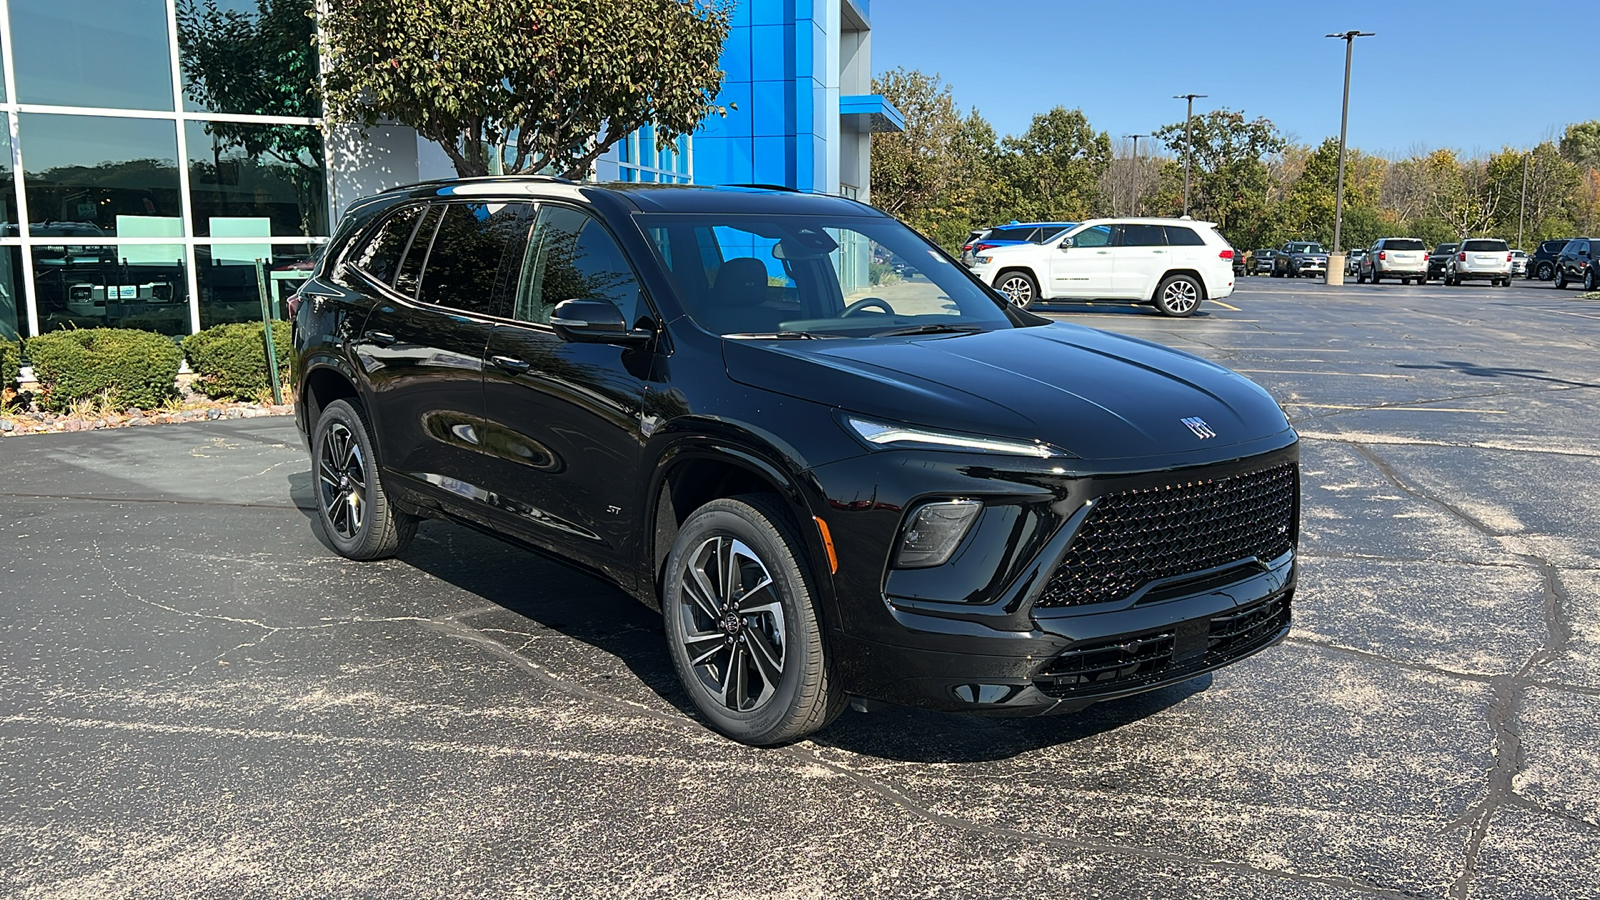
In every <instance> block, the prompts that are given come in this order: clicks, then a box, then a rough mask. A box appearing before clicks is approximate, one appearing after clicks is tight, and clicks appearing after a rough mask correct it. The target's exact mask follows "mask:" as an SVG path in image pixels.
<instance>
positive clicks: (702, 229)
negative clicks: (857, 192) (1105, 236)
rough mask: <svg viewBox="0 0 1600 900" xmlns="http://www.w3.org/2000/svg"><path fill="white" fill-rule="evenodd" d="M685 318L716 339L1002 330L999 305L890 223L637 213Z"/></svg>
mask: <svg viewBox="0 0 1600 900" xmlns="http://www.w3.org/2000/svg"><path fill="white" fill-rule="evenodd" d="M638 221H639V224H640V227H641V228H643V229H644V233H645V234H646V235H647V236H648V237H649V238H650V240H651V242H652V243H653V244H654V245H655V248H656V252H657V253H658V254H659V255H660V257H661V261H662V263H663V264H664V265H665V267H666V269H667V271H668V272H669V273H670V274H671V276H672V279H673V281H674V287H675V288H676V290H677V294H678V297H679V298H680V299H681V300H682V302H683V306H684V308H685V310H686V311H687V312H688V313H689V315H690V317H691V318H693V319H694V320H695V322H696V323H698V324H699V325H700V326H701V327H702V328H705V329H706V330H707V331H711V332H714V333H716V334H721V335H728V336H735V337H737V336H751V337H874V336H883V335H884V334H885V333H886V332H904V331H906V330H907V329H912V330H915V331H918V332H927V333H935V332H942V331H953V332H959V331H966V330H985V331H986V330H990V329H997V328H1011V327H1013V326H1012V323H1011V319H1010V318H1008V317H1007V316H1006V314H1005V312H1004V311H1003V310H1002V308H1001V302H1000V301H999V300H997V299H996V298H995V297H994V296H993V295H992V294H990V293H989V292H987V291H985V290H984V289H983V288H982V287H980V286H979V285H977V284H976V283H974V282H973V281H972V279H971V278H969V277H968V276H967V275H966V274H965V273H964V272H962V271H961V270H960V269H959V268H958V267H957V266H956V265H955V264H953V263H951V262H950V260H949V259H947V258H946V257H945V256H944V254H942V253H940V252H938V251H937V250H935V249H933V248H932V247H929V246H928V244H927V243H926V242H925V241H923V240H922V238H920V237H918V236H917V234H916V233H915V232H913V231H911V230H910V229H909V228H906V227H905V226H904V225H902V224H900V223H899V222H897V221H895V220H894V219H889V218H878V217H868V216H861V217H839V218H826V217H821V216H742V215H718V214H698V215H647V216H640V217H639V220H638Z"/></svg>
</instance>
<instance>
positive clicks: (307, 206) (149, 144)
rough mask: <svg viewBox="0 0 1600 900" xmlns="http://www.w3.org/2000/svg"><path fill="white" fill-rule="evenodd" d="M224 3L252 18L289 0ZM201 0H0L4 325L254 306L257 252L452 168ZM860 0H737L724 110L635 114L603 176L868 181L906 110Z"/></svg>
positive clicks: (856, 193)
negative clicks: (899, 107) (223, 39)
mask: <svg viewBox="0 0 1600 900" xmlns="http://www.w3.org/2000/svg"><path fill="white" fill-rule="evenodd" d="M303 3H304V6H305V7H307V8H309V7H310V6H311V5H312V0H303ZM216 5H217V7H218V8H219V10H220V11H221V12H222V13H223V14H224V15H228V16H235V17H242V20H243V21H244V22H245V23H246V24H248V23H249V22H251V21H253V20H257V19H259V17H260V16H261V15H263V14H264V12H263V11H264V10H267V9H270V8H273V7H278V8H279V9H278V10H277V11H278V12H279V13H280V14H281V13H282V9H281V7H283V6H284V5H285V4H284V3H283V2H282V0H277V2H276V3H269V2H268V0H217V4H216ZM188 7H199V8H200V9H201V10H202V11H203V9H204V4H201V3H195V4H189V3H186V2H184V0H0V66H3V68H4V72H3V79H0V109H3V110H4V111H5V118H6V127H5V128H0V194H3V197H4V208H3V210H0V212H3V215H4V227H3V229H0V338H7V339H15V338H17V337H18V336H19V335H20V336H23V337H27V336H31V335H35V334H40V333H42V332H45V331H50V330H54V329H57V328H67V327H80V328H83V327H94V326H102V325H105V326H113V327H130V328H145V329H149V330H152V331H158V332H161V333H163V334H168V335H173V336H178V335H183V334H188V333H190V332H193V331H195V330H198V329H200V328H205V327H209V326H211V325H216V324H219V323H223V322H233V321H242V320H246V319H250V318H255V317H258V316H259V309H260V307H259V300H258V297H259V294H258V288H257V281H256V269H255V265H254V262H255V260H257V259H267V260H269V261H270V265H269V267H268V269H269V271H268V277H269V278H270V279H271V283H272V286H273V289H274V290H275V291H277V292H278V293H279V295H280V296H281V295H282V293H283V292H285V291H287V290H289V289H290V288H291V286H292V285H293V283H294V282H295V281H296V280H297V279H298V278H300V277H302V273H301V272H300V271H299V270H297V269H296V268H294V264H295V263H296V262H300V261H303V260H305V259H307V258H309V257H310V255H311V254H312V253H314V252H315V250H316V247H317V245H318V244H321V243H324V242H326V241H327V237H328V234H329V232H330V229H331V226H332V225H333V223H335V222H336V221H337V220H338V216H339V214H340V213H341V212H342V211H343V209H344V208H345V207H346V206H348V205H349V204H350V203H351V202H353V201H354V200H355V199H357V198H359V197H362V196H365V195H367V194H371V193H374V192H376V191H379V190H383V189H385V188H389V187H393V186H395V185H400V184H406V183H409V182H414V181H419V180H425V179H429V178H443V177H449V176H451V175H453V174H454V170H453V168H452V167H451V166H450V164H449V162H448V159H447V158H446V156H445V154H444V152H443V151H442V150H441V149H440V148H439V147H438V146H437V145H435V144H432V143H431V142H428V141H424V140H421V139H419V138H418V136H417V135H416V133H415V132H414V131H412V130H411V129H410V128H407V127H404V126H398V125H379V126H376V127H373V128H370V129H366V130H365V131H361V130H359V129H356V128H353V127H350V126H343V125H339V126H332V127H325V126H324V122H323V121H322V119H321V110H320V109H319V108H317V107H315V106H314V105H312V104H313V103H314V101H312V100H309V99H307V98H305V97H304V92H299V91H293V90H289V91H285V90H282V87H283V85H285V84H288V85H293V84H295V83H296V79H301V80H303V79H307V78H311V77H315V76H314V73H315V71H316V65H315V60H314V57H312V56H311V54H310V53H306V54H303V56H304V57H305V58H303V59H298V60H296V59H294V58H293V56H294V54H286V55H284V57H282V58H283V59H285V62H284V66H285V70H284V71H283V72H278V73H272V74H271V75H270V76H269V77H267V78H240V77H237V72H230V71H228V70H227V67H228V66H230V65H234V64H235V63H233V62H232V60H233V59H234V57H236V56H237V54H229V53H227V52H226V46H225V43H224V44H222V45H221V51H220V52H219V39H218V37H217V35H215V34H207V33H203V32H204V31H205V30H206V28H207V20H206V18H205V17H204V16H200V17H195V16H190V15H185V14H184V12H185V10H186V8H188ZM291 11H292V10H291ZM869 13H870V7H869V2H868V0H739V2H738V4H737V6H736V7H735V8H734V11H733V23H732V25H733V27H732V30H731V31H730V34H729V37H728V41H727V43H726V45H725V46H724V51H723V58H722V65H723V69H724V70H725V72H726V77H725V80H724V83H723V90H722V93H721V95H720V96H719V97H718V99H717V103H718V104H719V105H722V106H724V107H726V108H727V114H726V115H725V116H713V117H711V118H710V119H708V120H707V121H706V123H705V124H704V125H703V127H702V128H701V129H700V130H699V131H698V132H697V133H696V134H694V135H690V136H685V137H683V138H680V139H679V140H678V141H677V142H676V143H675V144H674V145H673V146H672V147H670V148H668V149H666V150H662V149H660V148H659V147H657V145H656V139H655V135H654V134H653V133H652V132H651V130H650V129H649V128H645V129H642V130H641V131H640V132H638V133H636V134H633V135H631V136H629V137H628V138H627V139H626V140H625V141H623V142H622V143H621V144H619V145H617V146H616V147H614V148H612V149H611V151H610V152H608V153H607V154H606V155H605V156H604V157H602V158H601V159H600V161H599V162H598V163H597V164H596V166H595V171H594V173H593V177H594V178H595V179H596V180H600V181H608V180H619V181H635V182H639V181H643V182H665V183H680V184H773V185H782V186H785V187H790V188H793V189H796V190H800V191H808V192H816V193H828V194H839V195H842V196H846V197H855V198H859V199H862V200H866V199H868V185H869V184H870V178H869V173H868V164H869V159H870V153H869V149H870V139H871V134H872V133H873V132H874V131H885V130H898V129H899V128H900V127H901V126H902V125H903V120H902V119H901V117H900V114H899V113H898V112H897V111H896V110H895V109H894V108H893V106H891V105H889V104H888V103H886V102H885V101H884V99H883V98H882V97H878V96H874V95H872V94H871V43H872V42H871V27H870V20H869V18H868V16H869ZM306 43H307V45H308V46H309V42H306ZM213 67H215V69H216V71H217V74H215V75H214V76H212V77H209V78H208V77H207V73H208V72H209V71H212V68H213ZM274 88H278V89H277V90H274ZM291 95H294V96H298V97H299V99H297V100H289V101H286V100H285V99H284V98H285V97H286V96H291Z"/></svg>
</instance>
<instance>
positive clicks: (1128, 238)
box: [1118, 225, 1193, 247]
mask: <svg viewBox="0 0 1600 900" xmlns="http://www.w3.org/2000/svg"><path fill="white" fill-rule="evenodd" d="M1190 233H1191V234H1192V233H1193V232H1190ZM1166 245H1167V237H1166V235H1165V234H1163V233H1162V228H1161V226H1160V225H1123V226H1122V241H1121V243H1119V244H1118V246H1121V247H1165V246H1166Z"/></svg>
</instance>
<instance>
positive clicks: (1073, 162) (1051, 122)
mask: <svg viewBox="0 0 1600 900" xmlns="http://www.w3.org/2000/svg"><path fill="white" fill-rule="evenodd" d="M1002 147H1003V148H1004V153H1003V154H1002V156H1001V157H1000V172H1001V176H1002V178H1003V181H1004V191H1005V200H1006V202H1007V204H1008V205H1009V206H1010V207H1011V209H1012V210H1013V211H1014V212H1015V214H1016V217H1017V218H1020V219H1034V220H1039V221H1046V220H1068V219H1085V218H1088V217H1089V216H1090V215H1092V214H1093V213H1094V212H1095V210H1096V209H1098V208H1099V206H1100V176H1101V175H1102V174H1103V173H1104V172H1105V170H1106V168H1107V166H1109V165H1110V163H1111V138H1110V137H1108V136H1107V135H1106V133H1105V132H1103V131H1100V132H1096V131H1095V130H1094V129H1092V128H1090V127H1089V120H1088V119H1087V118H1086V117H1085V116H1084V114H1083V112H1082V110H1076V109H1073V110H1069V109H1066V108H1065V107H1060V106H1058V107H1056V108H1055V109H1052V110H1050V111H1049V112H1047V113H1044V114H1042V115H1036V116H1034V117H1033V123H1032V124H1030V125H1029V126H1028V130H1027V131H1025V132H1023V133H1022V134H1021V135H1020V136H1017V137H1008V138H1006V139H1005V140H1004V141H1003V142H1002Z"/></svg>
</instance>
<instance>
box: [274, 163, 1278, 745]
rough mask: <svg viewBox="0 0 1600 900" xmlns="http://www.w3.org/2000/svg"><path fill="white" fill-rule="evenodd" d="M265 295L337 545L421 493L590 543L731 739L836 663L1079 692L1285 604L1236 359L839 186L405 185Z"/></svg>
mask: <svg viewBox="0 0 1600 900" xmlns="http://www.w3.org/2000/svg"><path fill="white" fill-rule="evenodd" d="M896 258H898V259H899V260H902V261H903V262H904V264H905V265H904V266H903V267H902V268H901V269H899V270H895V269H893V268H891V267H889V266H884V265H882V264H880V263H874V260H882V259H896ZM294 306H295V308H296V312H295V319H294V325H295V339H294V345H295V352H294V361H293V370H294V379H295V385H296V390H295V400H296V414H297V418H298V422H299V425H300V428H301V430H302V431H303V432H304V433H305V434H306V436H307V439H308V446H309V448H310V450H311V455H312V460H313V469H314V473H313V478H314V483H315V486H316V496H317V504H318V508H319V511H320V513H319V522H320V527H321V529H322V530H323V531H324V532H325V534H326V537H327V539H328V540H329V541H330V542H331V543H332V545H333V546H334V547H335V548H336V549H337V550H338V551H339V552H340V553H342V554H344V555H345V556H348V557H350V558H352V559H376V558H380V557H386V556H392V555H395V554H398V553H402V552H404V550H405V548H406V545H407V542H408V541H409V540H410V539H411V537H412V535H413V534H414V532H415V530H416V527H417V522H418V520H419V518H421V517H436V518H441V519H448V520H451V521H454V522H458V523H461V524H463V525H467V526H470V527H473V528H478V529H482V530H484V531H486V532H488V533H490V534H493V535H496V536H498V537H502V538H506V539H509V540H512V541H515V542H518V543H520V544H523V545H526V546H528V547H531V548H536V549H538V550H541V551H544V552H546V553H548V554H551V555H553V556H555V557H556V558H559V559H562V560H565V561H569V562H571V563H574V564H576V565H579V566H582V567H584V568H586V569H588V570H590V571H594V572H597V573H599V574H601V575H602V576H603V577H605V578H608V579H610V580H612V581H614V582H615V583H616V584H618V585H620V586H621V587H622V589H623V590H625V591H627V592H629V593H631V594H633V595H634V596H635V597H637V598H639V599H640V600H642V601H643V602H645V603H647V604H650V605H651V606H653V607H656V608H658V609H660V610H661V611H662V613H663V618H664V623H665V632H666V638H667V645H668V650H669V653H670V654H671V657H672V660H673V662H674V664H675V666H676V668H677V671H678V674H679V676H680V677H681V678H682V680H683V682H684V685H685V686H686V687H687V689H688V693H689V696H690V697H692V698H693V701H694V703H695V705H696V706H697V708H698V709H699V710H700V711H701V712H702V713H703V715H704V717H705V719H706V720H707V721H708V722H709V723H710V724H711V725H712V726H713V727H715V728H717V729H718V730H720V731H722V732H723V733H725V734H727V735H730V736H732V737H734V738H736V739H738V740H741V741H745V742H747V743H752V744H774V743H780V742H784V741H790V740H794V739H797V738H799V737H801V736H803V735H805V734H807V733H809V732H811V731H813V730H815V729H817V728H820V727H822V726H824V725H826V724H827V723H828V722H829V721H830V720H831V719H832V718H833V717H834V716H835V715H837V714H838V713H839V712H840V711H841V710H842V709H843V708H844V705H845V704H846V701H847V699H848V698H849V697H851V696H859V697H863V698H867V699H873V700H882V701H891V702H897V703H904V704H910V705H916V706H922V707H929V708H934V709H943V710H969V711H975V712H987V713H994V714H1001V715H1032V714H1037V713H1043V712H1064V711H1069V710H1074V709H1078V708H1081V707H1083V706H1086V705H1088V704H1089V703H1091V702H1093V701H1096V700H1102V699H1106V698H1109V697H1117V696H1122V695H1125V694H1131V693H1136V692H1139V691H1145V690H1150V689H1151V688H1155V687H1158V686H1160V685H1163V684H1170V683H1174V682H1178V681H1183V680H1185V679H1189V678H1192V677H1194V676H1195V675H1197V674H1199V673H1202V672H1206V671H1209V670H1211V669H1215V668H1218V667H1219V666H1223V665H1226V664H1228V663H1231V662H1233V661H1235V660H1238V659H1240V658H1242V657H1245V656H1248V655H1250V654H1252V653H1255V652H1256V651H1258V650H1261V649H1262V648H1264V647H1266V646H1268V645H1270V644H1272V643H1274V642H1275V641H1277V640H1279V639H1280V638H1282V637H1283V636H1284V635H1285V634H1286V633H1287V630H1288V628H1289V618H1290V601H1291V598H1292V596H1293V593H1294V587H1295V547H1296V541H1297V539H1298V532H1299V527H1298V524H1299V502H1300V501H1299V475H1298V468H1297V465H1298V464H1297V459H1298V439H1297V437H1296V435H1295V433H1294V431H1293V430H1292V429H1291V428H1290V427H1289V424H1288V422H1287V421H1286V420H1285V418H1284V415H1283V412H1282V410H1281V409H1280V408H1279V407H1278V405H1277V404H1276V403H1274V402H1273V400H1272V398H1271V397H1270V396H1268V395H1267V393H1266V392H1265V391H1263V390H1261V389H1260V388H1259V387H1257V386H1255V385H1254V384H1252V383H1250V382H1249V381H1247V380H1245V379H1243V378H1241V377H1239V376H1237V375H1234V374H1232V373H1230V372H1229V371H1227V370H1226V369H1224V368H1222V367H1220V366H1217V365H1215V364H1213V363H1210V362H1207V361H1205V360H1202V359H1199V358H1197V357H1194V356H1190V355H1188V354H1185V353H1181V352H1178V351H1175V350H1169V349H1166V348H1163V347H1159V346H1157V345H1154V344H1150V343H1146V342H1144V341H1140V340H1135V339H1132V338H1126V337H1120V336H1117V335H1113V334H1106V333H1102V332H1099V331H1094V330H1091V329H1088V328H1082V327H1078V326H1072V325H1065V324H1059V323H1054V322H1052V321H1051V320H1049V319H1045V318H1041V317H1039V316H1036V315H1034V314H1032V313H1029V312H1027V311H1026V310H1022V309H1018V308H1016V307H1015V306H1013V305H1011V304H1009V303H1007V302H1005V301H1004V300H1003V299H1001V298H999V297H998V296H997V295H996V294H994V293H993V292H992V291H991V290H990V289H988V288H987V287H985V286H984V285H983V284H982V283H980V282H978V281H976V280H974V279H973V278H972V277H971V276H970V275H968V274H967V270H966V269H965V268H964V267H962V266H960V265H957V264H956V263H955V261H954V260H952V259H951V258H950V257H949V256H947V255H946V254H945V253H944V252H942V251H941V250H940V249H939V248H938V247H937V246H935V245H934V244H932V243H929V242H928V241H926V240H925V239H923V238H922V237H921V236H919V235H918V234H916V233H915V232H913V231H911V230H910V229H908V228H906V227H905V226H904V225H902V224H901V223H900V222H898V221H897V220H895V219H894V218H891V217H889V216H886V215H884V214H882V213H880V212H878V211H876V210H874V209H873V208H871V207H869V206H866V205H864V204H861V203H857V202H855V201H852V200H846V199H842V198H838V197H828V196H820V195H809V194H798V193H792V192H785V191H780V190H770V189H754V188H706V187H680V186H661V185H637V184H628V185H623V184H616V185H591V184H571V183H566V182H562V181H559V180H555V179H543V178H528V177H519V178H498V179H494V178H491V179H467V180H461V181H448V182H437V183H430V184H425V185H419V186H414V187H409V188H402V189H397V190H394V191H390V192H388V193H385V194H382V195H379V196H377V197H375V198H371V199H367V200H364V201H361V202H359V203H357V204H356V205H355V206H354V207H352V209H351V210H350V212H349V213H348V214H347V215H346V217H345V219H344V221H343V223H342V224H341V225H340V226H339V229H338V231H337V233H336V234H335V236H334V238H333V240H332V242H331V243H330V245H329V247H328V251H327V253H326V254H325V255H324V256H323V258H322V260H321V261H320V263H319V264H318V267H317V270H316V273H315V275H314V276H313V277H312V278H311V279H310V280H309V281H308V282H307V283H306V284H305V285H304V286H303V288H302V289H301V290H300V292H299V293H298V294H297V295H296V302H295V304H294ZM530 589H532V586H530Z"/></svg>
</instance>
